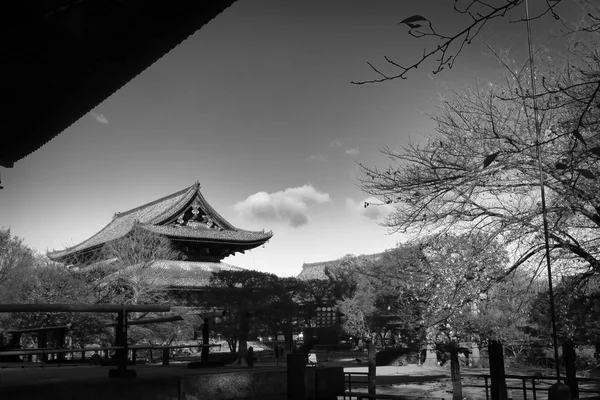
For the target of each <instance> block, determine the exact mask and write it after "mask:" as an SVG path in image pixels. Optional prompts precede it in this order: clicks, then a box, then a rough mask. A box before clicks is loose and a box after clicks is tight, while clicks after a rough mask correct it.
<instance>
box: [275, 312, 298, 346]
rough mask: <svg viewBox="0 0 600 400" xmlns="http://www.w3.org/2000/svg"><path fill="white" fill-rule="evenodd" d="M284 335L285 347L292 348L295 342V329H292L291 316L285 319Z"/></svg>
mask: <svg viewBox="0 0 600 400" xmlns="http://www.w3.org/2000/svg"><path fill="white" fill-rule="evenodd" d="M275 337H277V336H275ZM283 337H284V339H285V347H286V348H291V347H292V345H293V343H294V337H293V330H292V319H291V318H290V317H288V318H287V319H286V321H285V327H284V330H283Z"/></svg>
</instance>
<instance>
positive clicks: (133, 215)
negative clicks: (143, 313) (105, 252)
mask: <svg viewBox="0 0 600 400" xmlns="http://www.w3.org/2000/svg"><path fill="white" fill-rule="evenodd" d="M134 227H137V228H141V229H145V230H147V231H149V232H153V233H156V234H158V235H161V236H164V237H166V238H168V239H169V240H170V241H171V243H172V244H173V247H174V248H175V249H176V250H178V252H179V254H180V258H179V259H177V260H161V261H158V262H156V263H155V265H154V278H156V275H158V276H159V277H160V279H161V280H162V281H163V282H164V285H165V286H166V287H169V288H173V289H176V288H182V289H183V288H190V289H192V288H197V287H202V286H205V285H206V284H207V283H208V279H209V278H210V274H211V273H212V272H214V271H220V270H224V269H225V270H232V269H233V270H236V269H240V268H238V267H234V266H231V265H229V264H226V263H223V262H221V260H222V259H223V258H225V257H227V256H230V255H233V254H235V253H244V252H245V251H246V250H250V249H253V248H255V247H258V246H260V245H262V244H264V243H265V242H267V241H268V240H269V239H270V238H271V237H272V236H273V233H272V232H264V231H262V232H254V231H247V230H243V229H239V228H236V227H234V226H233V225H232V224H230V223H229V222H227V220H225V218H223V217H222V216H221V215H220V214H219V213H217V212H216V211H215V209H214V208H213V207H212V206H211V205H210V204H209V203H208V202H207V201H206V199H205V198H204V196H203V195H202V193H201V192H200V184H199V183H198V182H196V183H195V184H193V185H192V186H190V187H188V188H185V189H183V190H180V191H179V192H176V193H173V194H170V195H168V196H165V197H163V198H161V199H158V200H155V201H152V202H150V203H147V204H144V205H142V206H139V207H136V208H134V209H131V210H129V211H125V212H121V213H116V214H115V215H114V216H113V219H112V221H110V222H109V223H108V225H106V226H105V227H104V228H103V229H102V230H101V231H99V232H98V233H96V234H95V235H93V236H92V237H90V238H89V239H87V240H85V241H83V242H82V243H80V244H78V245H75V246H73V247H70V248H67V249H64V250H60V251H53V252H50V253H48V257H49V258H50V259H52V260H54V261H57V262H62V263H67V264H69V263H76V262H78V261H81V260H89V259H94V258H96V257H97V256H98V253H99V251H100V250H101V248H102V246H103V245H105V244H107V243H110V242H111V241H115V240H118V239H120V238H123V237H124V236H126V235H127V234H128V233H130V232H131V231H132V229H133V228H134ZM107 262H110V261H107Z"/></svg>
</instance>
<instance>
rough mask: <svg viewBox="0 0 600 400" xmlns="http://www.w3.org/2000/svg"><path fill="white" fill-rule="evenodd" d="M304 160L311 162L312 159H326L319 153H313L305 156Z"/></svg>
mask: <svg viewBox="0 0 600 400" xmlns="http://www.w3.org/2000/svg"><path fill="white" fill-rule="evenodd" d="M306 161H308V162H313V161H321V162H322V161H327V158H326V157H325V156H322V155H320V154H314V155H312V156H310V157H307V158H306Z"/></svg>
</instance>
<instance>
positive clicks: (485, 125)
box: [361, 48, 600, 278]
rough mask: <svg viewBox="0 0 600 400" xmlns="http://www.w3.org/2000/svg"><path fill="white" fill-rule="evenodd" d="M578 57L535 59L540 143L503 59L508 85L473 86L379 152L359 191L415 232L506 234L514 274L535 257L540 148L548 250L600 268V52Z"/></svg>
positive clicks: (520, 87) (528, 105)
mask: <svg viewBox="0 0 600 400" xmlns="http://www.w3.org/2000/svg"><path fill="white" fill-rule="evenodd" d="M577 56H578V57H579V58H578V60H577V63H569V64H567V65H566V66H565V67H563V68H561V63H556V64H554V63H552V60H551V59H550V60H546V62H545V63H540V64H539V65H542V66H544V67H543V68H540V69H538V71H537V76H536V84H537V85H538V86H539V87H540V93H541V94H540V95H539V96H538V98H537V100H538V111H539V115H540V121H541V131H542V132H543V135H542V138H541V141H540V142H539V143H538V142H537V141H536V135H535V127H534V124H535V122H534V118H533V114H534V108H533V102H532V95H531V93H530V91H529V88H530V87H531V86H530V85H531V80H530V78H529V74H528V73H524V72H525V71H524V69H523V68H522V69H520V70H519V69H517V70H516V71H515V69H514V67H513V66H512V65H509V64H508V63H506V62H504V61H503V59H502V58H501V57H499V58H498V59H499V60H500V61H501V62H504V66H505V67H506V68H505V71H506V77H505V81H504V83H503V84H494V85H485V87H480V86H477V85H476V86H474V87H470V88H466V89H465V90H464V92H463V93H455V95H454V98H453V99H452V100H449V101H445V102H444V103H443V105H442V106H441V112H440V113H439V114H437V115H434V116H432V118H433V120H434V121H435V122H436V123H437V129H436V131H437V132H436V133H434V134H431V135H429V137H428V138H427V141H426V142H424V143H411V144H409V145H407V146H405V147H403V148H402V149H401V150H399V151H394V150H391V149H389V148H385V149H383V153H384V154H385V155H386V156H388V157H389V158H390V159H391V160H392V164H391V165H390V166H388V167H387V168H385V169H378V168H372V167H367V166H364V165H363V166H362V168H363V171H364V173H365V174H366V177H365V178H363V179H362V180H361V186H362V188H363V190H365V191H366V192H367V193H370V194H372V195H374V196H376V197H378V198H379V199H381V201H382V203H388V204H390V203H394V204H395V205H396V207H395V212H394V213H393V214H392V215H391V216H390V217H389V219H388V220H387V222H386V225H387V226H388V227H390V228H391V229H393V230H397V231H408V232H412V233H416V234H418V233H421V232H423V231H427V232H437V233H440V232H446V231H448V230H453V231H463V232H469V233H471V234H478V232H485V233H486V234H488V235H489V236H488V237H489V238H492V239H493V238H501V239H502V240H503V241H504V242H505V243H508V244H509V245H510V246H509V247H510V248H511V249H512V250H514V257H513V264H512V268H511V269H510V270H509V271H511V270H513V269H514V268H516V267H518V266H519V265H521V264H522V263H524V262H526V261H527V260H529V259H531V258H532V257H534V256H535V255H536V254H539V252H540V251H542V250H543V249H544V246H543V245H541V243H543V240H541V232H543V230H542V212H541V204H540V195H539V184H540V180H539V170H538V164H537V155H536V146H537V145H538V144H539V145H540V146H541V149H542V152H543V155H544V156H543V172H544V175H545V180H544V185H545V189H546V193H547V211H548V221H549V234H550V239H551V249H552V252H553V255H554V256H555V257H557V259H561V260H564V261H565V262H566V263H567V264H568V265H575V266H577V267H581V268H582V269H583V270H584V271H585V274H584V275H582V277H584V278H585V277H589V276H591V275H593V274H598V273H600V238H599V236H598V228H599V227H600V195H599V193H600V192H599V189H600V186H599V182H598V178H599V177H600V164H599V158H600V136H598V134H597V131H598V128H600V126H599V124H600V98H599V97H598V93H599V91H600V53H599V52H598V51H597V50H596V49H595V48H584V50H583V51H580V52H579V53H577Z"/></svg>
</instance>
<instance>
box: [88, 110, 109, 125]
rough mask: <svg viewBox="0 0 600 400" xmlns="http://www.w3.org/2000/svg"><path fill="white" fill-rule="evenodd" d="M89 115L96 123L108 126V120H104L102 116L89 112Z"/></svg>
mask: <svg viewBox="0 0 600 400" xmlns="http://www.w3.org/2000/svg"><path fill="white" fill-rule="evenodd" d="M90 115H91V116H92V117H93V118H94V119H95V120H96V121H98V122H100V123H101V124H108V118H106V117H105V116H104V115H102V114H99V113H97V112H95V111H90Z"/></svg>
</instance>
